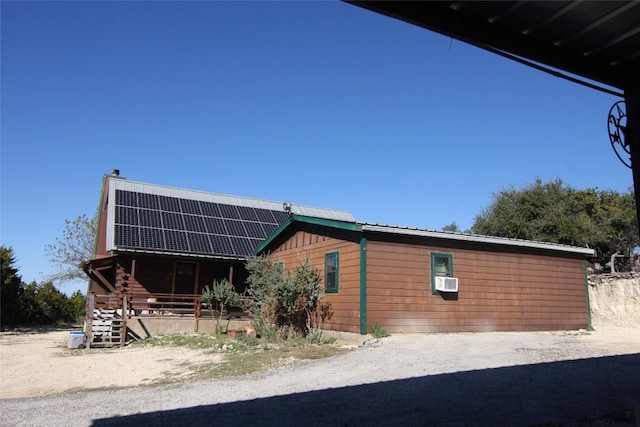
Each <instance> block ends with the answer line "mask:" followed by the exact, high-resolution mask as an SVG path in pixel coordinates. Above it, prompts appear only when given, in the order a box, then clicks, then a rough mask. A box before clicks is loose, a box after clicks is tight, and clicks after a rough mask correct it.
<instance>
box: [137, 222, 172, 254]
mask: <svg viewBox="0 0 640 427" xmlns="http://www.w3.org/2000/svg"><path fill="white" fill-rule="evenodd" d="M140 245H141V246H142V247H143V248H149V249H166V248H167V245H165V243H164V235H163V233H162V230H160V229H157V228H144V227H141V228H140Z"/></svg>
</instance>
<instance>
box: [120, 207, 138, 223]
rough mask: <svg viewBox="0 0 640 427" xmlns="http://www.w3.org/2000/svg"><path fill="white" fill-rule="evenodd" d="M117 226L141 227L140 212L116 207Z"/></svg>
mask: <svg viewBox="0 0 640 427" xmlns="http://www.w3.org/2000/svg"><path fill="white" fill-rule="evenodd" d="M116 224H127V225H139V221H138V210H137V209H135V208H128V207H126V206H116Z"/></svg>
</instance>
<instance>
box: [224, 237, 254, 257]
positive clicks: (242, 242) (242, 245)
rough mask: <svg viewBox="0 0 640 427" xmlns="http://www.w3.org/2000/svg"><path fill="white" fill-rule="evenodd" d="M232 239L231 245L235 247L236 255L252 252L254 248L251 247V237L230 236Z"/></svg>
mask: <svg viewBox="0 0 640 427" xmlns="http://www.w3.org/2000/svg"><path fill="white" fill-rule="evenodd" d="M229 240H231V246H232V247H233V253H234V254H235V255H243V254H248V253H251V250H252V249H253V248H252V247H251V241H250V240H249V239H243V238H241V237H229Z"/></svg>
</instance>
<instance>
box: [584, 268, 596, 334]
mask: <svg viewBox="0 0 640 427" xmlns="http://www.w3.org/2000/svg"><path fill="white" fill-rule="evenodd" d="M582 270H583V271H584V291H585V293H586V294H587V330H588V331H593V330H594V329H593V324H592V323H591V301H590V299H589V273H588V271H587V261H586V260H584V259H583V260H582Z"/></svg>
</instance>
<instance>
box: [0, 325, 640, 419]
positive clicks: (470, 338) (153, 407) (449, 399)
mask: <svg viewBox="0 0 640 427" xmlns="http://www.w3.org/2000/svg"><path fill="white" fill-rule="evenodd" d="M71 374H72V373H70V375H71ZM634 401H635V402H639V403H640V334H638V332H637V330H635V329H633V330H629V331H626V332H625V333H624V334H621V333H620V332H619V331H617V332H615V331H614V333H608V332H606V331H605V332H600V331H599V332H596V333H584V332H583V333H549V332H532V333H479V334H471V333H470V334H435V335H410V336H392V337H389V338H384V339H382V340H379V341H371V342H368V343H367V344H366V345H364V346H361V347H359V348H357V349H354V350H353V351H350V352H348V353H346V354H343V355H340V356H337V357H334V358H330V359H322V360H316V361H311V362H303V363H300V364H298V365H295V366H293V367H289V368H285V369H281V370H277V371H271V372H263V373H259V374H253V375H248V376H244V377H236V378H230V379H226V380H217V381H210V382H202V383H190V384H184V385H178V386H175V385H173V386H165V387H156V388H131V389H126V390H119V391H104V392H89V393H84V392H79V393H68V394H64V395H60V396H53V397H32V398H16V399H2V400H0V411H1V424H2V425H3V426H26V425H33V426H91V425H95V426H105V425H113V426H115V425H131V426H134V425H135V426H137V427H139V426H178V425H188V426H205V425H206V426H209V425H226V426H236V425H244V426H248V425H260V426H287V425H296V426H297V425H305V426H308V425H318V426H320V425H322V426H370V425H376V426H395V425H438V426H441V425H442V426H508V425H514V426H533V425H543V426H585V425H588V426H596V425H597V426H602V425H633V423H629V419H630V418H629V417H630V416H631V415H630V414H632V413H633V404H634ZM620 419H624V420H626V422H627V424H616V423H615V422H616V420H620ZM590 420H598V421H590ZM603 420H604V421H603Z"/></svg>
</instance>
